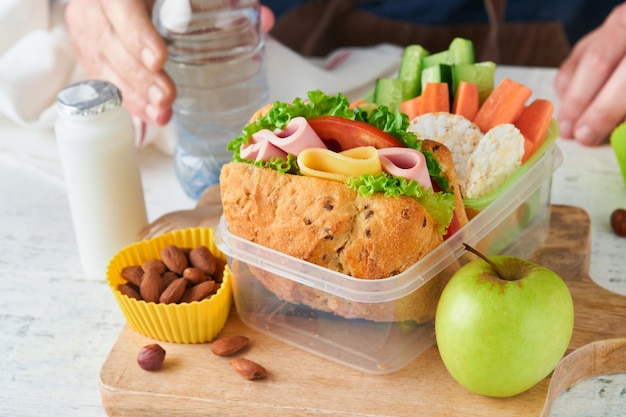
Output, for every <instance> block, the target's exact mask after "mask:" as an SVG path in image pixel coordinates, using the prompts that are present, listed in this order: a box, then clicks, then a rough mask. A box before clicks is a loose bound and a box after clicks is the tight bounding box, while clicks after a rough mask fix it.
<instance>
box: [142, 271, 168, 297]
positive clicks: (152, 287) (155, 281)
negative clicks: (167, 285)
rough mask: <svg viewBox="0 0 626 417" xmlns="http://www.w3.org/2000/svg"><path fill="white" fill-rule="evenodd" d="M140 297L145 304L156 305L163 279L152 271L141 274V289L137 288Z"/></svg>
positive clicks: (161, 290) (161, 289)
mask: <svg viewBox="0 0 626 417" xmlns="http://www.w3.org/2000/svg"><path fill="white" fill-rule="evenodd" d="M139 292H140V293H141V297H142V298H143V299H144V300H146V301H147V302H152V303H158V302H159V297H161V293H162V292H163V278H161V275H159V274H157V273H156V272H155V271H153V270H148V271H146V272H145V273H144V274H143V279H142V280H141V287H139Z"/></svg>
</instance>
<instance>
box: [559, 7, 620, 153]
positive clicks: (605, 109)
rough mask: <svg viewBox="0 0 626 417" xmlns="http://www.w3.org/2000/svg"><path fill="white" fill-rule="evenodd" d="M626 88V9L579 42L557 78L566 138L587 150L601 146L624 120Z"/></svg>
mask: <svg viewBox="0 0 626 417" xmlns="http://www.w3.org/2000/svg"><path fill="white" fill-rule="evenodd" d="M625 87H626V3H625V4H624V6H621V7H618V8H616V9H615V10H614V12H613V13H612V14H611V15H610V16H609V18H608V19H607V20H606V22H605V24H604V25H602V26H601V27H600V28H598V29H597V30H595V31H594V32H592V33H590V34H589V35H587V36H586V37H585V38H584V39H582V40H581V41H580V42H579V44H578V45H577V46H576V47H575V48H574V50H573V51H572V54H571V55H570V57H568V59H567V60H566V61H565V62H564V63H563V65H562V66H561V68H560V69H559V71H558V73H557V77H556V79H555V90H556V92H557V95H558V96H559V98H560V108H559V112H558V115H557V120H558V121H559V124H560V127H561V136H562V137H564V138H573V139H576V140H577V141H578V142H580V143H582V144H585V145H588V146H594V145H598V144H600V143H602V142H603V141H604V140H605V139H606V138H607V137H608V135H609V134H610V132H611V131H612V129H613V128H614V127H615V126H616V125H617V124H618V123H620V122H621V121H622V120H624V117H625V115H626V101H625V100H624V99H623V97H620V95H622V96H623V93H621V92H623V91H624V88H625ZM620 91H621V92H620Z"/></svg>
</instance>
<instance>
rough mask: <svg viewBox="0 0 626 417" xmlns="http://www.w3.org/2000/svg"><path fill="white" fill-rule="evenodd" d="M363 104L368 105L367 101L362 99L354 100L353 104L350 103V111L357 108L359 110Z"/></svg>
mask: <svg viewBox="0 0 626 417" xmlns="http://www.w3.org/2000/svg"><path fill="white" fill-rule="evenodd" d="M363 104H367V101H365V100H364V99H362V98H359V99H356V100H354V101H353V102H352V103H350V106H349V108H350V109H355V108H357V107H359V106H361V105H363Z"/></svg>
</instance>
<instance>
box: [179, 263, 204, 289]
mask: <svg viewBox="0 0 626 417" xmlns="http://www.w3.org/2000/svg"><path fill="white" fill-rule="evenodd" d="M183 278H185V279H186V280H187V282H189V285H196V284H200V283H201V282H204V281H206V280H207V278H206V275H204V272H202V271H201V270H200V269H198V268H194V267H189V268H185V270H184V271H183Z"/></svg>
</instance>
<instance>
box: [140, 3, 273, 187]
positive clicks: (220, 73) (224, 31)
mask: <svg viewBox="0 0 626 417" xmlns="http://www.w3.org/2000/svg"><path fill="white" fill-rule="evenodd" d="M259 7H260V6H259V2H258V1H256V0H254V1H253V0H238V1H233V0H158V1H157V2H156V3H155V5H154V9H153V14H152V16H153V22H154V24H155V26H156V28H157V30H158V31H159V32H160V33H161V36H163V38H164V40H165V42H166V43H167V45H168V62H167V64H166V67H165V69H166V71H167V73H168V74H169V75H170V77H172V79H173V80H174V82H175V84H176V88H177V92H178V93H177V94H178V95H177V98H176V101H175V102H174V107H173V110H174V116H173V121H174V125H175V126H176V129H177V131H178V141H177V144H176V147H175V154H174V168H175V171H176V175H177V177H178V180H179V182H180V183H181V185H182V187H183V189H184V190H185V192H186V193H187V195H189V196H190V197H191V198H193V199H198V198H199V197H200V195H201V194H202V192H203V191H204V190H205V189H206V188H207V187H209V186H210V185H213V184H217V183H218V182H219V174H220V170H221V167H222V165H223V164H224V163H226V162H228V161H229V160H230V159H231V157H232V153H231V152H230V151H227V150H226V146H227V144H228V142H229V141H230V140H231V139H233V138H234V137H236V136H237V135H239V134H240V133H241V131H242V129H243V127H244V126H245V125H246V123H247V122H248V120H249V118H250V117H251V116H252V115H253V114H254V112H255V111H256V110H258V108H259V107H261V106H262V105H264V104H266V102H267V100H268V96H269V89H268V83H267V76H266V67H265V56H264V38H263V33H262V31H261V27H260V21H259Z"/></svg>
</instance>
